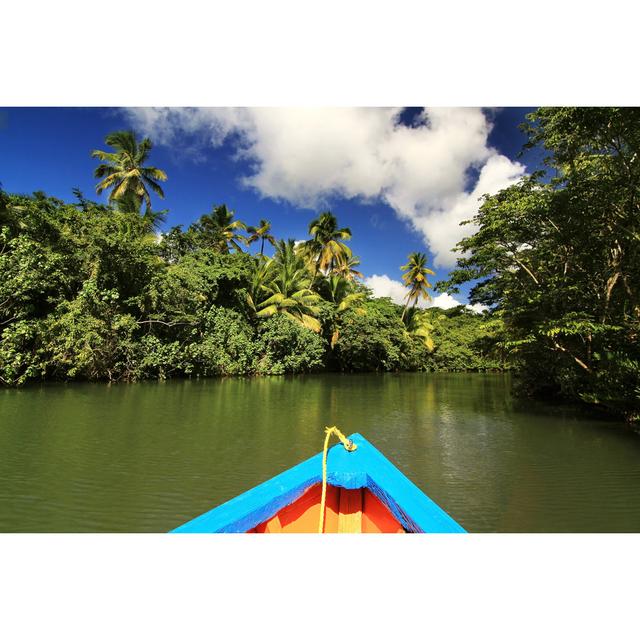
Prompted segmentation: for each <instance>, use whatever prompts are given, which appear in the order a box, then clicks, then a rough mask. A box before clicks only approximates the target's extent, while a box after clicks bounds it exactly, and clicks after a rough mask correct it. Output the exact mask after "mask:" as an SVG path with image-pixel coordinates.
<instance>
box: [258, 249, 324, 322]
mask: <svg viewBox="0 0 640 640" xmlns="http://www.w3.org/2000/svg"><path fill="white" fill-rule="evenodd" d="M268 264H269V270H270V272H271V273H270V275H268V276H266V277H265V280H266V283H263V284H262V285H261V287H260V288H261V289H262V291H264V293H265V295H266V296H267V297H266V298H265V299H264V300H262V301H261V302H258V303H257V304H255V305H254V308H255V309H256V310H257V311H256V315H257V316H258V317H259V318H267V317H271V316H273V315H276V314H282V315H284V316H287V317H288V318H291V319H292V320H295V321H296V322H299V323H300V324H302V325H303V326H305V327H307V329H311V330H312V331H315V332H316V333H318V332H319V331H320V329H321V325H320V321H319V320H318V319H317V317H316V316H317V315H318V313H319V312H320V308H319V307H318V306H317V304H318V302H319V301H320V296H319V295H318V294H317V293H315V292H313V291H311V289H310V288H309V286H310V284H311V282H310V280H309V272H308V271H307V267H306V264H305V262H304V259H303V258H302V256H300V254H299V253H297V252H296V250H295V242H294V241H293V240H287V241H286V242H285V241H284V240H280V241H279V242H277V243H276V254H275V256H274V257H273V259H271V260H269V262H268ZM254 302H257V301H255V300H254Z"/></svg>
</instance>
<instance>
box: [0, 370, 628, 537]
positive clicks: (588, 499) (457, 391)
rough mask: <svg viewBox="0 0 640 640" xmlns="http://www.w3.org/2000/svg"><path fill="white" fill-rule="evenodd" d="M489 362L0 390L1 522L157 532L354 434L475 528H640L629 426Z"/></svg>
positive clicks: (15, 527)
mask: <svg viewBox="0 0 640 640" xmlns="http://www.w3.org/2000/svg"><path fill="white" fill-rule="evenodd" d="M509 389H510V381H509V377H508V376H505V375H498V374H487V375H485V374H469V375H467V374H419V373H407V374H385V375H329V374H327V375H317V376H306V377H297V378H254V379H216V380H179V381H170V382H166V383H158V382H153V383H141V384H132V385H124V384H123V385H114V386H108V385H100V384H93V385H91V384H69V385H64V384H46V385H41V386H34V387H29V388H25V389H18V390H15V389H0V531H4V532H7V531H13V532H16V531H17V532H62V531H64V532H68V531H78V532H80V531H95V532H102V531H122V532H138V531H140V532H143V531H158V532H161V531H167V530H169V529H172V528H173V527H176V526H177V525H179V524H181V523H182V522H184V521H186V520H188V519H191V518H193V517H194V516H196V515H198V514H200V513H202V512H204V511H207V510H209V509H211V508H212V507H214V506H216V505H218V504H220V503H222V502H224V501H226V500H228V499H230V498H232V497H234V496H236V495H237V494H238V493H241V492H242V491H245V490H247V489H249V488H251V487H253V486H255V485H256V484H258V483H260V482H262V481H264V480H267V479H268V478H270V477H272V476H273V475H275V474H277V473H279V472H281V471H284V470H285V469H287V468H288V467H290V466H292V465H294V464H296V463H298V462H300V461H302V460H304V459H305V458H307V457H309V456H311V455H313V454H315V453H317V452H318V451H320V449H321V448H322V442H323V435H324V434H323V427H324V426H325V425H327V424H337V425H338V426H340V428H341V429H342V430H343V431H344V432H345V433H353V432H356V431H357V432H360V433H361V434H363V435H364V436H365V437H366V438H368V439H369V440H370V441H371V442H372V443H373V444H374V445H375V446H376V447H377V448H378V449H380V450H381V451H382V452H383V453H384V454H385V455H386V456H387V457H388V458H389V459H390V460H391V461H392V462H393V463H394V464H395V465H396V466H398V467H399V468H400V469H401V470H402V471H403V472H404V473H405V474H406V475H407V476H409V478H410V479H411V480H413V482H415V483H416V484H417V485H418V486H419V487H420V488H421V489H422V490H423V491H425V492H426V493H427V494H428V495H429V496H430V497H431V498H432V499H433V500H435V501H436V502H437V503H438V504H439V505H440V506H441V507H442V508H444V509H445V510H446V511H447V512H448V513H450V514H451V515H452V516H453V517H454V518H455V519H456V520H457V521H458V522H460V524H461V525H462V526H463V527H465V528H466V529H467V530H469V531H472V532H486V531H499V532H502V531H504V532H516V531H525V532H544V531H548V532H557V531H566V532H582V531H592V532H605V531H640V435H638V434H637V433H634V432H631V431H630V430H628V429H625V428H624V426H623V425H620V424H616V423H608V422H604V421H602V420H596V419H595V418H593V419H591V418H589V417H588V416H587V417H585V415H577V414H575V413H574V412H571V411H569V410H566V409H558V408H553V407H547V406H545V405H544V404H539V403H532V402H522V401H517V400H514V399H513V398H512V397H511V394H510V391H509Z"/></svg>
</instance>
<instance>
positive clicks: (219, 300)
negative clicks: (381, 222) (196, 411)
mask: <svg viewBox="0 0 640 640" xmlns="http://www.w3.org/2000/svg"><path fill="white" fill-rule="evenodd" d="M0 197H1V198H2V200H1V203H0V273H1V274H2V277H1V278H0V380H1V381H2V382H3V383H5V384H9V385H16V384H18V385H19V384H23V383H25V382H27V381H29V380H45V379H54V380H109V381H116V380H139V379H145V378H168V377H172V376H218V375H221V376H228V375H241V374H242V375H245V374H258V375H269V374H285V373H300V372H310V371H321V370H327V369H330V370H338V371H397V370H405V369H406V370H418V369H421V370H427V369H445V368H451V369H455V370H465V369H494V368H502V367H504V366H505V365H504V363H503V362H502V361H500V360H498V359H496V358H493V357H485V355H484V353H485V352H484V351H483V349H484V346H482V347H480V346H478V345H479V342H478V341H477V340H476V338H477V337H478V336H484V337H485V338H486V339H487V340H488V341H489V342H491V341H492V340H493V339H494V338H496V339H497V337H496V336H497V335H498V332H496V331H494V329H493V324H492V322H493V323H494V324H495V322H497V321H492V322H487V321H486V320H485V319H484V318H482V317H481V316H479V315H475V314H472V313H461V314H460V315H459V317H458V316H455V315H452V314H451V312H447V313H446V314H445V313H444V312H440V311H439V310H429V311H428V312H426V311H422V310H419V309H414V308H412V309H410V310H409V311H410V312H411V313H409V314H407V317H406V318H405V319H404V320H405V321H404V322H403V318H402V316H403V307H402V306H400V305H397V304H394V303H393V302H391V301H390V300H389V299H374V298H372V297H371V292H370V291H368V290H367V289H366V288H365V287H364V286H363V285H361V284H359V283H358V282H357V276H356V275H354V274H351V275H350V276H349V277H345V276H344V275H340V274H341V273H344V272H345V269H347V270H348V269H352V270H353V266H354V264H356V262H355V261H356V259H354V257H353V256H351V254H350V253H348V254H347V255H346V257H345V260H344V263H343V262H342V261H341V258H340V257H338V256H339V255H340V254H339V253H333V251H334V250H335V249H336V248H337V247H339V245H332V246H333V249H332V250H331V251H329V252H327V253H322V248H321V246H320V245H315V246H316V251H315V253H314V252H311V253H309V248H308V247H303V248H301V249H297V248H296V247H295V246H294V244H293V242H292V241H287V242H285V241H279V242H277V243H276V244H277V247H276V252H275V255H274V257H272V258H269V257H266V256H263V255H261V254H257V255H255V256H253V255H250V254H248V253H245V252H242V251H241V242H242V240H241V238H240V236H239V235H238V234H239V231H240V229H242V228H243V227H241V226H240V225H235V224H234V220H233V213H232V212H230V211H228V210H227V209H226V208H225V207H215V208H214V210H213V212H212V214H209V215H207V216H203V217H202V218H201V219H200V220H198V221H197V222H195V223H194V224H193V225H191V226H190V227H189V228H188V229H187V230H186V231H183V230H182V229H180V228H178V227H175V228H173V229H171V230H170V231H168V232H167V233H165V234H163V235H162V236H160V237H159V236H158V235H157V234H156V232H155V231H154V228H153V221H152V219H151V218H149V217H148V216H141V215H140V214H139V213H138V212H137V211H132V212H127V211H123V210H120V207H118V206H104V205H99V204H96V203H92V202H89V201H88V200H86V199H85V198H82V197H81V198H80V201H79V202H78V203H74V204H69V203H64V202H62V201H60V200H58V199H55V198H50V197H46V196H45V195H44V194H41V193H37V194H34V195H33V196H23V195H9V194H6V193H1V192H0ZM264 226H265V225H264V224H263V223H261V227H262V228H264ZM328 242H333V240H331V238H329V240H328ZM341 244H342V242H341ZM318 256H325V257H326V260H325V259H324V258H321V259H320V260H318ZM332 262H333V263H334V264H335V266H336V268H335V269H334V270H332V268H331V264H332ZM427 314H428V317H427ZM432 316H433V317H432ZM448 316H451V317H448ZM440 317H442V318H445V319H446V322H447V323H448V325H447V331H446V332H444V333H438V329H437V326H438V318H440ZM443 321H444V320H443ZM432 325H433V327H435V328H434V330H433V335H431V333H430V332H431V328H432ZM467 333H469V335H470V336H472V337H473V341H475V342H473V341H472V342H470V343H467V342H466V338H465V337H464V336H466V334H467ZM456 335H458V336H459V339H458V342H456V338H455V336H456ZM476 342H477V343H478V344H476ZM460 345H462V346H460ZM467 356H468V360H467V362H466V364H465V361H464V358H465V357H467Z"/></svg>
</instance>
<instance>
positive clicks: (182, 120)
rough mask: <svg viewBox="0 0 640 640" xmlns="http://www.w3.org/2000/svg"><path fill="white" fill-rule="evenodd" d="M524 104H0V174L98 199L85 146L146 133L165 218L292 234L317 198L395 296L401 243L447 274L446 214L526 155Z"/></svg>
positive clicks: (377, 285)
mask: <svg viewBox="0 0 640 640" xmlns="http://www.w3.org/2000/svg"><path fill="white" fill-rule="evenodd" d="M531 110H532V109H530V108H504V109H492V110H480V109H461V110H434V111H423V109H422V108H410V109H405V110H400V111H390V110H383V109H359V110H356V109H327V110H317V111H314V112H313V113H309V112H307V111H305V110H304V109H303V110H286V109H282V110H277V109H275V110H273V109H272V110H262V111H261V110H197V109H194V110H175V111H173V110H154V109H142V110H136V109H114V108H104V109H101V108H39V107H35V108H11V109H2V110H1V111H0V182H1V183H2V186H3V188H4V189H5V190H6V191H9V192H21V193H31V192H33V191H35V190H42V191H45V192H46V193H48V194H50V195H54V196H57V197H59V198H62V199H71V198H72V193H71V190H72V189H73V188H74V187H79V188H80V189H81V190H82V191H83V192H84V193H85V195H86V196H88V197H91V198H93V199H96V200H98V201H104V200H105V196H96V195H95V184H96V180H95V179H94V178H93V170H94V167H95V165H96V161H95V160H94V159H92V158H91V156H90V152H91V150H92V149H105V148H106V146H105V144H104V137H105V135H107V134H108V133H109V132H111V131H114V130H117V129H122V128H133V129H135V130H136V131H137V132H139V133H140V134H143V133H146V134H148V135H150V136H151V137H152V139H153V140H154V141H155V142H156V146H155V148H154V149H153V151H152V154H151V159H150V163H151V164H153V165H155V166H158V167H161V168H163V169H164V170H165V171H166V172H167V174H168V176H169V180H168V181H167V182H166V183H165V185H164V189H165V194H166V198H165V200H164V201H160V200H159V199H157V198H156V199H155V201H154V205H155V208H156V209H168V210H169V214H168V216H167V219H166V222H165V224H164V228H169V227H171V226H174V225H178V224H181V225H183V226H184V227H186V226H188V225H189V224H190V223H191V222H193V221H194V220H196V219H197V218H198V217H199V216H200V215H202V214H203V213H207V212H209V211H210V210H211V207H212V206H213V205H214V204H220V203H226V204H227V206H228V207H230V208H231V209H233V210H234V211H235V212H236V214H237V216H238V217H239V218H240V219H242V220H244V221H245V222H246V223H248V224H255V223H257V222H258V220H259V219H260V218H267V219H268V220H270V221H271V223H272V226H273V232H274V234H275V235H276V236H277V237H284V238H286V237H291V238H295V239H302V238H305V237H306V236H307V233H306V232H307V225H308V222H309V220H310V219H311V218H312V217H314V214H315V213H317V212H319V211H321V210H324V209H327V208H328V209H330V210H331V211H332V212H333V213H334V214H335V215H337V217H338V220H339V222H340V224H341V225H344V226H348V227H350V228H351V230H352V232H353V239H352V241H351V246H352V248H353V251H354V253H355V254H356V255H358V256H359V257H360V258H361V270H362V272H363V273H364V275H365V276H366V277H367V278H368V280H367V282H368V284H370V285H371V286H373V288H374V290H376V292H377V293H379V294H380V295H384V294H387V295H392V296H393V295H394V291H395V289H394V287H395V288H397V282H398V281H399V280H400V277H401V271H400V266H401V265H402V264H404V263H405V262H406V257H407V254H408V253H410V252H411V251H426V253H427V254H428V256H429V259H430V263H431V266H432V268H434V270H435V271H436V276H435V277H433V281H434V282H435V281H437V280H439V279H441V278H443V277H445V276H446V274H447V273H448V271H449V270H450V268H451V267H452V264H453V262H452V261H453V258H452V257H451V255H450V254H448V252H447V251H446V249H448V248H449V246H450V244H451V243H452V242H453V240H452V238H453V239H458V238H456V237H455V236H456V234H457V233H459V231H458V228H459V227H458V223H457V220H458V219H459V218H460V217H461V216H462V217H468V215H469V213H471V214H472V213H473V210H474V208H475V209H477V195H476V196H473V192H474V189H476V191H477V190H478V188H480V187H482V185H485V186H486V185H489V187H490V188H492V189H495V188H499V187H501V186H506V184H508V183H510V182H512V181H514V180H515V179H517V178H518V177H519V176H520V175H522V174H523V173H524V172H526V171H531V170H533V169H535V168H536V166H537V163H538V162H539V158H540V154H539V153H536V152H529V153H527V154H525V155H524V157H522V158H518V154H519V152H520V151H521V150H522V145H523V143H524V142H525V138H524V136H523V134H522V133H521V132H520V131H519V129H518V125H519V124H520V123H521V122H522V121H523V120H524V116H525V114H526V113H528V112H529V111H531ZM265 112H266V113H265ZM483 171H484V174H483ZM483 175H484V178H481V176H483ZM479 179H481V180H483V182H482V184H481V185H480V187H479V186H478V180H479ZM482 191H483V189H482V188H480V191H478V193H481V192H482ZM469 194H472V196H473V197H472V196H469ZM434 262H435V266H434ZM373 276H377V279H376V278H373ZM457 300H458V301H460V302H465V301H466V290H463V291H462V292H461V294H460V295H458V296H457ZM439 304H441V305H442V306H447V305H449V304H451V300H449V299H447V298H446V297H445V298H440V302H439Z"/></svg>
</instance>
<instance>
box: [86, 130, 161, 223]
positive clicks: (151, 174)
mask: <svg viewBox="0 0 640 640" xmlns="http://www.w3.org/2000/svg"><path fill="white" fill-rule="evenodd" d="M105 143H106V144H108V145H109V146H110V147H113V148H114V149H115V151H113V152H108V151H100V150H99V149H96V150H94V151H93V152H92V153H91V155H92V157H94V158H98V159H99V160H102V164H100V165H98V166H97V167H96V170H95V172H94V176H95V177H96V178H102V180H101V181H100V182H99V183H98V184H97V185H96V193H98V194H100V193H102V192H103V191H105V190H106V189H111V193H110V194H109V202H116V203H119V207H121V206H123V205H126V206H127V207H134V208H135V209H136V211H138V212H139V211H140V207H141V206H142V203H143V202H145V203H146V205H147V211H151V196H150V195H149V189H151V191H153V192H154V193H156V194H157V195H158V196H160V197H161V198H164V192H163V191H162V187H161V186H160V185H159V184H158V181H162V182H164V181H165V180H166V179H167V174H166V173H165V172H164V171H163V170H162V169H158V168H156V167H145V166H144V163H145V162H146V161H147V159H148V157H149V152H150V151H151V149H152V147H153V143H152V142H151V140H149V138H144V139H143V140H142V142H140V143H139V144H138V141H137V140H136V134H135V133H134V132H133V131H116V132H115V133H110V134H109V135H108V136H107V137H106V138H105Z"/></svg>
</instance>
